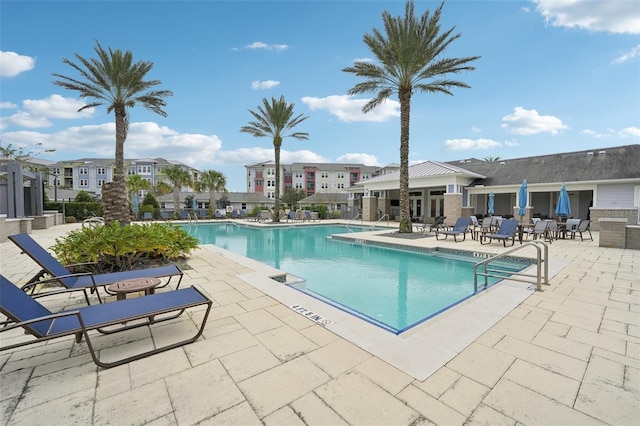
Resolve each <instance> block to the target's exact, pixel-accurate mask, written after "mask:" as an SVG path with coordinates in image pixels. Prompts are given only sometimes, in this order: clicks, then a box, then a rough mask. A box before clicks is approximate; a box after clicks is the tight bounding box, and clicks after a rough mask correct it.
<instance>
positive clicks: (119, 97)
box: [53, 41, 173, 225]
mask: <svg viewBox="0 0 640 426" xmlns="http://www.w3.org/2000/svg"><path fill="white" fill-rule="evenodd" d="M94 50H95V52H96V54H97V55H98V57H97V58H93V59H86V58H84V57H82V56H80V55H78V54H77V53H75V54H74V55H75V57H76V59H77V60H78V63H76V62H73V61H71V60H69V59H66V58H64V59H63V60H62V62H63V63H65V64H67V65H69V66H71V67H72V68H73V69H75V70H76V71H77V72H78V73H79V74H80V77H81V78H80V79H76V78H72V77H67V76H64V75H62V74H53V76H54V77H56V78H58V80H54V81H53V84H55V85H56V86H60V87H63V88H65V89H68V90H74V91H76V92H78V94H79V95H80V97H81V98H89V99H91V101H90V102H89V103H87V104H86V105H84V106H82V107H81V108H80V109H79V110H78V112H80V111H82V110H84V109H87V108H94V107H97V106H100V105H106V106H107V114H110V113H111V112H113V113H114V116H115V122H116V148H115V168H114V173H113V182H111V183H107V184H105V185H104V186H103V202H104V216H105V219H106V220H107V221H109V222H110V221H118V222H120V223H121V224H123V225H125V224H128V223H129V221H130V218H129V210H128V206H127V192H126V187H125V178H124V143H125V141H126V139H127V133H128V130H129V115H128V112H127V111H128V109H129V108H133V107H134V106H136V105H138V104H139V105H142V106H143V107H145V108H146V109H148V110H150V111H153V112H155V113H156V114H159V115H161V116H162V117H166V116H167V113H166V112H165V111H164V110H163V107H165V106H166V103H165V101H164V98H166V97H167V96H172V95H173V93H172V92H171V91H169V90H157V89H154V87H155V86H157V85H159V84H160V83H161V82H160V81H159V80H145V78H146V76H147V74H148V73H149V71H151V69H152V68H153V63H152V62H147V61H138V62H136V63H133V54H132V53H131V51H129V50H127V51H126V52H123V51H122V50H120V49H116V50H112V49H111V48H109V51H106V50H104V49H103V48H102V46H101V45H100V43H99V42H97V41H96V47H95V48H94Z"/></svg>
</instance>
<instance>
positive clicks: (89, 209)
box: [64, 201, 102, 220]
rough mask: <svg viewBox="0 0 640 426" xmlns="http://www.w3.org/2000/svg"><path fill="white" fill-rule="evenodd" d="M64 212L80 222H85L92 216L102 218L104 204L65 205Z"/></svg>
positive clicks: (80, 203)
mask: <svg viewBox="0 0 640 426" xmlns="http://www.w3.org/2000/svg"><path fill="white" fill-rule="evenodd" d="M64 211H65V213H66V214H67V216H75V217H76V219H78V220H85V219H86V218H88V217H92V216H102V203H97V202H90V203H85V202H76V201H74V202H72V203H64Z"/></svg>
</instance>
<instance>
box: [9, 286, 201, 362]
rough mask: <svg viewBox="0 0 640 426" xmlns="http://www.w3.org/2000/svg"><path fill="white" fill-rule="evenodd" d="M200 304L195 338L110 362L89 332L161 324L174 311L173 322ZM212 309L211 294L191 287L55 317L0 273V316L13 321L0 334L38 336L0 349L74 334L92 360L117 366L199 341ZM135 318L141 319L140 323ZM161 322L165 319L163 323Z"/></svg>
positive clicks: (121, 329) (66, 312)
mask: <svg viewBox="0 0 640 426" xmlns="http://www.w3.org/2000/svg"><path fill="white" fill-rule="evenodd" d="M201 305H207V310H206V312H205V314H204V318H203V319H202V324H201V325H200V327H199V328H198V329H197V331H196V333H195V335H194V336H192V337H189V338H188V339H186V340H182V341H179V342H175V343H170V344H168V345H165V346H162V347H157V348H155V349H152V350H149V351H146V352H142V353H138V354H135V355H132V356H128V357H125V358H122V359H119V360H115V361H111V362H104V361H101V360H100V359H99V357H98V354H97V353H96V350H95V349H94V347H93V344H92V342H91V338H90V336H89V331H93V330H97V331H98V332H100V333H105V334H108V333H116V332H120V331H124V330H130V329H132V328H136V327H142V326H147V325H150V324H151V323H153V322H158V320H157V319H156V317H157V316H158V315H163V314H167V313H171V314H172V316H171V318H175V317H176V314H175V312H176V311H177V312H178V315H179V314H182V313H183V312H184V310H185V309H188V308H193V307H196V306H201ZM211 306H212V301H211V300H210V299H209V298H208V297H207V296H205V295H204V294H203V293H202V292H201V291H199V290H198V289H196V288H195V287H189V288H184V289H181V290H176V291H171V292H164V293H158V294H153V295H149V296H144V297H137V298H135V299H129V300H121V301H118V302H113V303H105V304H102V305H92V306H85V307H83V308H79V309H74V310H69V311H63V312H58V313H53V312H51V311H50V310H48V309H47V308H45V307H44V306H43V305H41V304H40V303H39V302H38V301H37V300H35V299H32V298H31V297H29V296H28V295H27V294H25V293H24V292H23V291H21V290H20V289H19V288H18V287H16V286H15V285H14V284H13V283H11V282H10V281H9V280H8V279H6V278H5V277H4V276H2V275H0V313H2V314H3V315H4V316H6V317H7V318H8V319H9V321H8V322H7V323H5V326H4V327H2V328H0V332H6V331H9V330H13V329H14V328H18V327H21V328H23V329H24V330H25V332H26V333H27V334H30V335H31V336H33V337H34V338H35V339H28V340H26V341H20V342H19V343H13V344H9V345H7V346H2V347H0V350H2V351H4V350H7V349H13V348H16V347H20V346H25V345H29V344H32V343H36V342H42V341H45V340H50V339H55V338H58V337H64V336H75V337H76V342H77V343H80V342H81V341H82V337H83V336H84V338H85V341H86V343H87V347H88V349H89V352H90V353H91V357H92V358H93V362H95V363H96V364H97V365H98V366H100V367H103V368H110V367H115V366H118V365H122V364H125V363H128V362H131V361H135V360H138V359H141V358H145V357H147V356H150V355H154V354H157V353H160V352H163V351H166V350H169V349H173V348H177V347H179V346H182V345H186V344H188V343H192V342H195V341H196V340H197V339H198V338H199V337H200V336H201V335H202V332H203V330H204V327H205V325H206V323H207V318H208V316H209V311H211ZM136 320H143V321H142V322H140V321H136ZM131 321H136V323H135V324H131V323H130V322H131ZM160 321H162V319H161V320H160ZM127 322H129V324H126V323H127ZM112 326H117V328H115V329H113V328H110V329H108V330H107V329H105V327H112ZM9 341H12V340H9Z"/></svg>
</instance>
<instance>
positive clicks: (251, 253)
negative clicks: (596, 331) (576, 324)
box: [185, 223, 528, 334]
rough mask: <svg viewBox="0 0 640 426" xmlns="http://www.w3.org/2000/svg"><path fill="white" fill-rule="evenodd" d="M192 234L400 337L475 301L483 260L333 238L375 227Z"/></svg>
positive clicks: (519, 265) (226, 229)
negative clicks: (290, 277) (293, 278)
mask: <svg viewBox="0 0 640 426" xmlns="http://www.w3.org/2000/svg"><path fill="white" fill-rule="evenodd" d="M185 228H186V229H188V230H189V233H190V234H191V235H193V236H194V237H196V238H198V239H199V240H200V242H201V243H202V244H215V245H217V246H219V247H222V248H224V249H226V250H229V251H232V252H234V253H238V254H241V255H243V256H246V257H249V258H251V259H254V260H257V261H259V262H262V263H265V264H268V265H270V266H273V267H275V268H277V269H280V270H282V271H284V272H287V273H289V274H292V275H295V276H297V277H299V278H302V279H303V280H304V281H302V282H300V283H296V284H292V285H291V287H293V288H295V289H297V290H299V291H302V292H304V293H306V294H309V295H310V296H313V297H315V298H317V299H320V300H323V301H325V302H327V303H329V304H331V305H333V306H336V307H338V308H340V309H342V310H344V311H347V312H350V313H352V314H354V315H357V316H358V317H360V318H362V319H364V320H366V321H369V322H371V323H373V324H375V325H377V326H379V327H382V328H384V329H386V330H389V331H391V332H393V333H396V334H399V333H401V332H403V331H405V330H407V329H409V328H411V327H413V326H415V325H417V324H419V323H421V322H423V321H425V320H427V319H429V318H431V317H433V316H434V315H437V314H438V313H440V312H442V311H444V310H446V309H448V308H450V307H451V306H454V305H456V304H457V303H460V302H461V301H463V300H465V299H466V298H468V297H470V296H472V295H473V294H474V288H473V266H474V264H475V263H476V262H478V261H479V260H481V259H479V258H478V255H477V254H474V253H469V252H460V251H452V250H448V251H443V250H436V251H431V252H424V251H420V252H418V251H415V250H410V249H406V250H405V249H392V248H389V247H381V246H376V245H370V244H360V243H356V242H348V241H344V240H339V239H337V238H330V236H331V235H334V234H345V233H349V232H357V231H368V230H369V229H368V228H354V227H350V229H348V228H346V227H345V226H322V225H312V226H279V227H276V226H274V227H269V228H260V229H258V228H255V227H250V226H243V225H236V224H228V223H224V224H198V225H193V226H190V227H185ZM399 242H401V241H399ZM500 266H501V267H502V268H509V269H510V270H513V271H514V272H515V271H519V270H521V269H523V268H524V267H526V266H528V263H523V262H516V261H513V262H509V261H506V262H501V264H500ZM497 281H498V280H495V279H494V280H493V281H491V282H490V284H494V283H495V282H497Z"/></svg>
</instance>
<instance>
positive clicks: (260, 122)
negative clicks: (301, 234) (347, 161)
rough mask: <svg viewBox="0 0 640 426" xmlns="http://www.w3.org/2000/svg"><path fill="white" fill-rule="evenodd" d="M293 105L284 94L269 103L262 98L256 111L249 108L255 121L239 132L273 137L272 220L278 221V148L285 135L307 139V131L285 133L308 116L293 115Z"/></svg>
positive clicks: (260, 136) (258, 136)
mask: <svg viewBox="0 0 640 426" xmlns="http://www.w3.org/2000/svg"><path fill="white" fill-rule="evenodd" d="M294 107H295V104H294V103H291V104H288V103H287V101H285V99H284V96H280V99H276V98H271V103H269V101H268V100H267V98H262V106H261V105H258V108H257V109H258V111H257V112H256V111H252V110H249V112H250V113H251V115H253V117H254V118H255V119H256V121H250V122H249V125H247V126H242V127H241V128H240V131H241V132H244V133H250V134H252V135H253V136H255V137H257V138H262V137H272V138H273V150H274V156H275V163H276V164H275V167H276V176H275V179H276V182H275V213H274V215H273V221H274V222H279V221H280V215H279V213H278V212H279V211H280V196H281V195H282V194H280V148H281V147H282V140H283V139H284V138H287V137H291V138H295V139H298V140H307V139H309V133H304V132H291V133H287V132H288V131H289V130H291V129H293V128H294V127H295V126H297V125H298V124H300V123H302V122H303V121H304V120H306V119H307V118H309V117H307V116H304V115H303V114H300V115H297V116H296V117H293V108H294Z"/></svg>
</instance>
